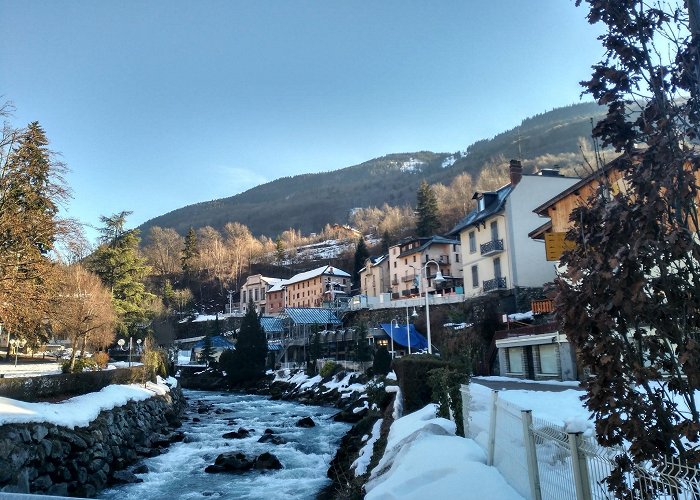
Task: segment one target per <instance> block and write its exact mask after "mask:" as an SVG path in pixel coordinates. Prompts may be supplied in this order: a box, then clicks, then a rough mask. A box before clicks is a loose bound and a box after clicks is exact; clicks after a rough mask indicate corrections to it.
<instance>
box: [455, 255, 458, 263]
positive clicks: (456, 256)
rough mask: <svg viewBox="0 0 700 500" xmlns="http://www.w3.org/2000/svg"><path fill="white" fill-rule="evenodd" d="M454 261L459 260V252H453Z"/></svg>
mask: <svg viewBox="0 0 700 500" xmlns="http://www.w3.org/2000/svg"><path fill="white" fill-rule="evenodd" d="M455 262H459V254H458V253H456V254H455Z"/></svg>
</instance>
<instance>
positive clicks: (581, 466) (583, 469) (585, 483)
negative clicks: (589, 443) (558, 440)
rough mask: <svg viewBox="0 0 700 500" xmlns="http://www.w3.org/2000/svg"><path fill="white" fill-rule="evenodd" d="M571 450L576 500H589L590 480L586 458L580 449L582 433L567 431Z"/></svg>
mask: <svg viewBox="0 0 700 500" xmlns="http://www.w3.org/2000/svg"><path fill="white" fill-rule="evenodd" d="M566 434H567V436H568V437H569V449H570V450H571V467H572V468H573V472H574V483H575V484H576V500H591V499H592V497H591V481H590V479H589V477H588V460H587V458H586V455H585V453H583V452H582V451H581V447H582V446H581V445H582V443H583V435H582V433H580V432H567V433H566Z"/></svg>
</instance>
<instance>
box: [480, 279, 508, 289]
mask: <svg viewBox="0 0 700 500" xmlns="http://www.w3.org/2000/svg"><path fill="white" fill-rule="evenodd" d="M483 288H484V292H492V291H494V290H505V289H506V279H505V278H494V279H492V280H486V281H484V282H483Z"/></svg>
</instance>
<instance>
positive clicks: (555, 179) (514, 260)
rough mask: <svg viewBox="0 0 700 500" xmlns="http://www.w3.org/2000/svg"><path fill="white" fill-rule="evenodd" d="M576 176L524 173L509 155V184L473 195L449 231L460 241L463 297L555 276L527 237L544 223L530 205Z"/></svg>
mask: <svg viewBox="0 0 700 500" xmlns="http://www.w3.org/2000/svg"><path fill="white" fill-rule="evenodd" d="M578 180H579V179H577V178H573V177H563V176H561V175H559V172H558V171H556V170H543V171H540V172H539V173H537V174H533V175H523V174H522V166H521V164H520V162H519V161H515V160H511V162H510V183H509V184H507V185H505V186H503V187H502V188H500V189H498V190H497V191H495V192H488V193H475V194H474V199H476V200H477V208H476V209H475V210H474V211H472V212H471V213H469V214H468V215H467V216H466V217H465V218H464V219H462V220H461V221H460V222H459V223H458V224H457V225H456V226H455V227H454V229H452V231H450V232H449V233H448V236H455V237H459V239H460V241H461V251H462V259H461V260H462V265H463V276H464V294H465V295H466V296H467V297H474V296H477V295H482V294H484V293H489V292H496V291H499V290H510V289H513V288H516V287H523V288H529V287H540V286H542V285H543V284H544V283H546V282H548V281H552V280H553V279H554V275H555V268H554V266H553V265H552V263H551V262H547V261H546V260H545V258H544V256H543V254H544V252H543V251H542V243H541V242H537V241H534V240H532V239H531V238H529V237H528V233H529V232H530V231H532V230H533V229H535V228H537V227H539V226H540V225H541V224H542V220H541V219H540V218H539V217H538V216H537V215H536V214H534V213H533V212H532V210H533V209H534V208H536V207H538V206H539V205H541V204H542V203H544V202H545V201H547V200H549V199H550V198H552V197H553V196H555V195H556V194H557V193H560V192H562V191H564V190H565V189H566V188H568V187H569V186H571V185H573V184H574V183H576V182H577V181H578Z"/></svg>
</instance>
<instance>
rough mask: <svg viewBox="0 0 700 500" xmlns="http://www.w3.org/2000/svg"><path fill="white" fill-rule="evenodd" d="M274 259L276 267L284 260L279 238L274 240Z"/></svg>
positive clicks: (282, 246)
mask: <svg viewBox="0 0 700 500" xmlns="http://www.w3.org/2000/svg"><path fill="white" fill-rule="evenodd" d="M275 259H276V260H277V264H278V265H279V264H282V261H283V260H284V242H283V241H282V238H280V237H279V236H278V237H277V239H275Z"/></svg>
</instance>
